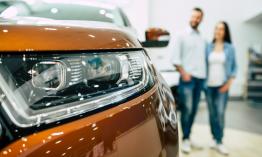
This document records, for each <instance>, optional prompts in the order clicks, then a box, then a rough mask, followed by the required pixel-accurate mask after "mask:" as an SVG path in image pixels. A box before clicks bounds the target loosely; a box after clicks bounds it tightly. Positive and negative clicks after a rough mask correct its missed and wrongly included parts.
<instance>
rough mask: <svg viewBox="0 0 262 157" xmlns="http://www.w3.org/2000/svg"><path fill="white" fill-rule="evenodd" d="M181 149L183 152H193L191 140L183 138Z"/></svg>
mask: <svg viewBox="0 0 262 157" xmlns="http://www.w3.org/2000/svg"><path fill="white" fill-rule="evenodd" d="M181 150H182V152H183V153H186V154H189V153H190V152H191V143H190V141H189V140H183V142H182V147H181Z"/></svg>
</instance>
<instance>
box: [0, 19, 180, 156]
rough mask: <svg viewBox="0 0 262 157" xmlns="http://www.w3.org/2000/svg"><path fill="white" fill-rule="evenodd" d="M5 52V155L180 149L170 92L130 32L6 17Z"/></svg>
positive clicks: (0, 60)
mask: <svg viewBox="0 0 262 157" xmlns="http://www.w3.org/2000/svg"><path fill="white" fill-rule="evenodd" d="M21 21H22V22H23V23H21ZM0 55H1V56H0V156H1V157H2V156H3V157H4V156H8V157H16V156H21V157H24V156H26V157H43V156H48V157H59V156H62V157H63V156H68V157H178V156H179V154H178V127H177V118H176V112H175V102H174V99H173V96H172V93H171V91H170V89H169V87H168V86H167V85H166V83H165V82H164V80H163V79H162V77H161V76H160V75H159V74H158V72H156V70H155V68H154V66H153V65H152V64H151V61H150V58H149V57H148V55H147V52H146V50H145V49H144V48H143V47H142V46H141V44H140V43H139V42H138V40H137V39H136V38H134V36H133V35H130V33H127V32H126V31H123V30H121V29H120V28H118V27H115V26H113V25H111V24H108V25H107V24H105V23H103V24H101V23H99V22H97V23H96V22H90V23H88V22H87V23H85V24H77V25H76V24H75V23H74V22H63V23H61V21H54V20H50V21H49V20H46V19H45V20H43V19H35V18H34V19H28V18H21V17H20V18H15V19H13V20H11V19H8V20H7V19H1V20H0Z"/></svg>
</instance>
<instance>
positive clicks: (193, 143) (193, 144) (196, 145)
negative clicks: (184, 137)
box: [191, 140, 204, 150]
mask: <svg viewBox="0 0 262 157" xmlns="http://www.w3.org/2000/svg"><path fill="white" fill-rule="evenodd" d="M191 147H192V148H193V149H197V150H202V149H204V146H203V145H202V144H201V143H199V142H198V141H192V140H191Z"/></svg>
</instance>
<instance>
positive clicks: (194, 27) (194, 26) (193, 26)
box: [190, 23, 199, 30]
mask: <svg viewBox="0 0 262 157" xmlns="http://www.w3.org/2000/svg"><path fill="white" fill-rule="evenodd" d="M190 26H191V27H192V28H193V29H195V30H197V28H198V26H199V24H196V25H193V24H192V23H190Z"/></svg>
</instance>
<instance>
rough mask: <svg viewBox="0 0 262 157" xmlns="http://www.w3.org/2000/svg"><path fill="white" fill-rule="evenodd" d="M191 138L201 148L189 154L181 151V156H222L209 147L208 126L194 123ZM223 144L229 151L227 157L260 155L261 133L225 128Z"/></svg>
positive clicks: (253, 156) (258, 156) (257, 156)
mask: <svg viewBox="0 0 262 157" xmlns="http://www.w3.org/2000/svg"><path fill="white" fill-rule="evenodd" d="M191 138H192V140H193V141H196V142H197V143H198V144H201V145H203V149H202V150H193V151H192V152H191V153H190V154H189V155H185V154H182V153H181V156H182V157H223V155H220V154H219V153H217V152H216V151H215V150H212V149H210V148H209V145H210V143H211V136H210V131H209V126H207V125H199V124H196V125H194V129H193V133H192V137H191ZM224 143H225V145H226V146H227V148H228V149H229V151H230V155H229V157H261V156H262V149H261V146H262V135H259V134H255V133H248V132H244V131H238V130H233V129H226V132H225V140H224Z"/></svg>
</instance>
